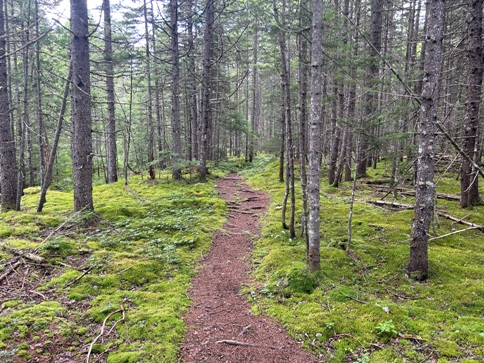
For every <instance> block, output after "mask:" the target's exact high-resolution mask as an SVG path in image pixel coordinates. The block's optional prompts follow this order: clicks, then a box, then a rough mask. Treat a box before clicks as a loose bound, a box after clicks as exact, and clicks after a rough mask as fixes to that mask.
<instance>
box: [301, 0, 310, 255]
mask: <svg viewBox="0 0 484 363" xmlns="http://www.w3.org/2000/svg"><path fill="white" fill-rule="evenodd" d="M307 8H308V1H306V0H303V1H301V5H300V10H299V11H300V20H299V22H300V24H299V26H300V27H301V28H302V29H305V30H303V31H301V33H300V34H299V35H298V37H299V48H300V49H299V51H298V54H299V75H298V76H299V159H300V161H299V163H300V165H299V172H300V174H301V191H302V211H301V225H302V228H301V235H302V236H304V239H305V241H306V252H307V251H308V250H309V239H308V188H307V184H308V175H307V165H306V160H307V156H308V155H307V135H308V73H309V67H308V64H309V59H308V56H309V54H308V53H309V52H308V50H309V49H308V39H309V37H310V32H309V29H307V30H306V27H307V26H308V23H309V14H308V10H307Z"/></svg>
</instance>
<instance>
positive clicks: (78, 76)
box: [71, 0, 94, 211]
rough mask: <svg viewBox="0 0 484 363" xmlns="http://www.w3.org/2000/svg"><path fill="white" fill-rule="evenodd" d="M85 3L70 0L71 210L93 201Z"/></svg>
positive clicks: (88, 206) (89, 206)
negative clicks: (72, 189) (72, 195)
mask: <svg viewBox="0 0 484 363" xmlns="http://www.w3.org/2000/svg"><path fill="white" fill-rule="evenodd" d="M88 34H89V30H88V17H87V4H86V1H78V0H71V61H72V82H73V84H72V101H71V112H72V139H71V143H72V146H71V149H72V173H73V181H74V210H75V211H81V210H90V211H92V210H94V204H93V200H92V158H93V153H92V134H91V123H92V121H91V79H90V70H89V68H90V67H89V38H88Z"/></svg>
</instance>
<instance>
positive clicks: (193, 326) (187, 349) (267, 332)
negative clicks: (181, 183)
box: [182, 174, 316, 363]
mask: <svg viewBox="0 0 484 363" xmlns="http://www.w3.org/2000/svg"><path fill="white" fill-rule="evenodd" d="M217 189H218V192H219V194H220V196H221V197H222V198H224V199H225V200H227V201H228V202H229V216H228V221H227V223H226V225H225V227H224V229H223V230H222V231H219V232H217V233H215V235H214V237H213V246H212V250H211V251H210V253H209V254H208V255H207V256H206V257H205V259H204V260H203V268H202V269H201V270H200V271H199V273H198V274H197V276H196V277H195V278H194V280H193V288H192V290H191V298H192V300H193V306H192V308H191V310H190V312H189V313H188V314H187V315H186V316H185V321H186V324H187V327H188V332H187V335H186V337H185V341H184V343H183V345H182V361H183V362H186V363H188V362H234V363H246V362H258V363H266V362H274V363H276V362H288V363H289V362H290V363H310V362H316V359H315V358H314V356H312V355H311V354H309V353H308V352H306V351H304V350H303V349H302V348H301V347H300V346H299V345H298V344H297V343H296V342H295V341H293V340H292V339H290V338H289V337H288V336H287V334H286V333H285V331H284V329H283V328H282V327H281V326H279V325H278V324H276V323H274V322H273V321H272V320H270V319H269V318H268V317H266V316H260V317H256V316H254V315H253V314H252V313H250V311H249V309H250V304H249V303H248V302H247V301H246V299H245V297H244V296H242V295H240V290H241V285H243V284H247V283H248V282H249V281H250V278H249V276H248V275H247V272H248V270H249V268H248V265H247V263H246V262H245V258H244V257H248V256H249V255H250V252H251V250H252V242H253V240H254V238H256V237H257V236H258V235H259V233H260V226H259V214H261V213H264V212H265V211H266V210H267V206H268V204H269V199H268V197H267V195H266V194H265V193H263V192H260V191H253V190H251V189H250V188H249V187H248V186H247V185H246V184H245V183H244V182H243V180H242V179H241V178H240V177H239V176H237V175H236V174H231V175H229V176H227V177H226V178H224V179H221V180H220V181H219V182H218V186H217ZM233 344H236V345H233ZM244 344H245V345H244Z"/></svg>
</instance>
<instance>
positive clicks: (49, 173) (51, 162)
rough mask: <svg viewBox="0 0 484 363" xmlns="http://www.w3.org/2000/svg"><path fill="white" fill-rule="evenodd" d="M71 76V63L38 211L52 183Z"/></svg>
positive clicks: (40, 210)
mask: <svg viewBox="0 0 484 363" xmlns="http://www.w3.org/2000/svg"><path fill="white" fill-rule="evenodd" d="M71 78H72V66H71V65H70V64H69V74H68V75H67V78H66V83H65V86H64V93H63V95H62V103H61V108H60V112H59V120H58V121H57V127H56V130H55V136H54V142H53V144H52V149H51V151H50V155H49V160H48V162H47V165H46V168H45V176H44V179H43V180H42V183H41V189H40V198H39V204H38V205H37V212H39V213H40V212H42V209H43V208H44V204H45V202H46V201H47V199H46V195H47V189H49V186H50V184H51V183H52V171H53V169H54V161H55V156H56V153H57V146H58V145H59V140H60V135H61V131H62V123H63V122H64V116H65V113H66V107H67V96H68V95H69V88H70V85H71Z"/></svg>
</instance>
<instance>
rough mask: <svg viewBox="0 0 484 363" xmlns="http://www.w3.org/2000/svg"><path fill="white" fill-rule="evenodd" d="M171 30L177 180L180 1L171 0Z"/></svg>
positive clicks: (178, 170) (175, 173)
mask: <svg viewBox="0 0 484 363" xmlns="http://www.w3.org/2000/svg"><path fill="white" fill-rule="evenodd" d="M170 32H171V34H170V35H171V77H172V79H171V80H172V85H171V87H172V90H171V134H172V138H173V140H172V152H173V170H172V176H173V179H175V180H180V179H181V178H182V170H181V168H180V161H181V156H182V155H181V154H182V148H181V135H180V134H181V125H180V66H179V58H180V57H179V51H178V1H177V0H170Z"/></svg>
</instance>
